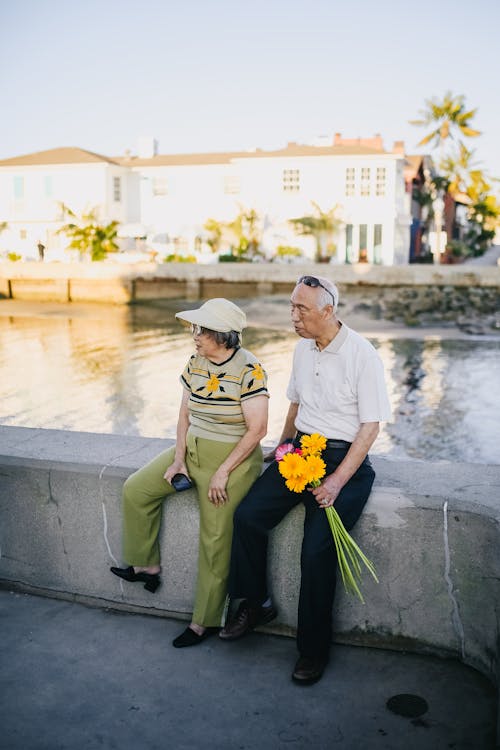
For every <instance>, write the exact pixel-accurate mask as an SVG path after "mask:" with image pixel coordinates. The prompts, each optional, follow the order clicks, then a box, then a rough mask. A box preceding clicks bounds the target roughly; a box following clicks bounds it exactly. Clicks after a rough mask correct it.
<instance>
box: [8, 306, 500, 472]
mask: <svg viewBox="0 0 500 750" xmlns="http://www.w3.org/2000/svg"><path fill="white" fill-rule="evenodd" d="M266 305H267V306H266V308H265V313H264V314H261V315H260V316H259V315H249V320H250V322H253V325H252V326H251V327H250V328H249V329H247V331H246V332H245V336H244V345H245V347H246V348H248V349H250V350H251V351H253V352H254V353H255V354H256V356H257V357H258V358H259V359H260V361H261V362H262V363H263V365H264V367H265V368H266V370H267V372H268V374H269V389H270V393H271V400H270V420H269V430H268V435H267V437H266V440H265V443H267V444H270V443H273V442H274V441H275V440H276V439H277V438H278V436H279V434H280V432H281V426H282V421H283V418H284V414H285V413H286V410H287V408H288V402H287V399H286V395H285V392H286V385H287V381H288V374H289V371H290V364H291V359H292V352H293V347H294V345H295V342H296V340H297V339H296V336H295V334H294V333H293V332H292V331H291V330H290V329H289V328H288V327H287V326H285V327H284V326H283V324H279V325H276V327H270V325H272V324H273V323H275V321H276V320H281V318H280V315H281V317H282V312H283V311H282V307H281V308H280V307H279V305H278V302H276V303H273V302H271V303H269V301H268V302H267V303H266ZM187 306H188V304H187V303H185V302H184V303H183V302H182V301H179V302H178V303H168V304H165V305H164V306H149V305H142V306H134V307H114V306H100V305H76V304H73V305H71V304H69V305H64V304H50V303H23V302H21V301H14V300H2V301H0V403H1V407H0V411H1V413H0V422H1V423H2V424H4V425H18V426H26V427H42V428H53V429H64V430H79V431H86V432H103V433H119V434H123V435H142V436H147V437H169V438H173V437H175V426H176V419H177V411H178V406H179V401H180V397H181V386H180V383H179V374H180V372H181V371H182V369H183V367H184V365H185V363H186V361H187V359H188V357H189V356H190V354H191V353H192V342H191V339H190V336H189V335H188V334H187V333H186V332H185V329H183V328H182V326H181V325H180V324H179V323H177V322H176V321H175V319H174V312H175V310H181V309H185V308H186V307H187ZM254 309H257V310H258V309H259V303H258V301H257V302H254ZM263 309H264V308H261V313H262V310H263ZM273 311H274V312H273ZM274 313H275V314H274ZM252 318H255V320H252ZM262 318H263V319H264V320H262ZM264 321H265V323H264ZM346 322H347V323H348V324H351V325H352V323H351V321H350V320H348V319H347V320H346ZM353 327H356V326H354V325H353ZM380 329H381V330H380V331H377V325H376V324H374V325H372V330H371V332H370V333H369V338H370V340H371V341H372V343H373V344H374V345H375V346H376V347H377V349H378V351H379V353H380V355H381V357H382V360H383V362H384V366H385V370H386V375H387V383H388V390H389V396H390V400H391V404H392V408H393V413H394V421H393V422H392V423H389V424H387V425H384V426H383V428H382V430H381V434H380V436H379V438H378V439H377V441H376V443H375V445H374V448H373V450H372V453H376V454H384V455H388V456H390V457H392V458H408V457H411V458H414V459H422V460H431V461H441V460H450V461H465V462H473V463H500V448H499V445H500V440H499V437H500V399H499V395H498V391H499V388H500V339H499V338H498V337H497V338H495V337H488V338H479V337H477V338H470V337H469V338H467V337H465V336H461V337H457V336H456V335H451V334H450V333H449V332H446V331H444V332H443V331H441V332H430V333H429V332H427V333H426V334H424V333H422V334H419V332H415V331H408V333H405V332H404V331H403V332H402V331H401V330H398V331H397V335H396V332H391V329H390V327H389V328H388V327H387V326H382V325H381V326H380ZM358 330H359V328H358Z"/></svg>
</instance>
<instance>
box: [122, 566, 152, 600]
mask: <svg viewBox="0 0 500 750" xmlns="http://www.w3.org/2000/svg"><path fill="white" fill-rule="evenodd" d="M110 571H111V572H112V573H114V575H115V576H118V578H123V580H124V581H129V582H130V583H136V581H140V582H141V583H143V584H144V588H145V589H146V591H151V593H152V594H154V592H155V591H156V589H157V588H158V586H159V585H160V583H161V581H160V576H159V574H158V573H143V572H141V573H136V572H135V570H134V568H133V567H132V565H130V567H128V568H110Z"/></svg>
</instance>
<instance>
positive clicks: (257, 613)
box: [219, 600, 278, 641]
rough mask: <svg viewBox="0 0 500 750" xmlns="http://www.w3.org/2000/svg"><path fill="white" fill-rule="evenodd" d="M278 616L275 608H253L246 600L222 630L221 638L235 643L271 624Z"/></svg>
mask: <svg viewBox="0 0 500 750" xmlns="http://www.w3.org/2000/svg"><path fill="white" fill-rule="evenodd" d="M277 614H278V613H277V611H276V610H275V609H274V607H273V606H270V607H251V606H250V605H249V603H248V602H247V601H246V600H245V601H243V602H241V604H240V606H239V607H238V610H237V612H236V614H235V615H234V617H232V618H231V620H230V621H229V622H228V623H226V626H225V627H224V628H222V630H221V631H220V633H219V638H222V640H223V641H235V640H236V639H237V638H242V637H243V636H244V635H246V634H247V633H249V632H250V631H251V630H253V629H254V628H256V627H258V626H259V625H265V624H266V623H268V622H271V620H274V618H275V617H276V616H277Z"/></svg>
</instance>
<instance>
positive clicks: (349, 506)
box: [219, 276, 391, 685]
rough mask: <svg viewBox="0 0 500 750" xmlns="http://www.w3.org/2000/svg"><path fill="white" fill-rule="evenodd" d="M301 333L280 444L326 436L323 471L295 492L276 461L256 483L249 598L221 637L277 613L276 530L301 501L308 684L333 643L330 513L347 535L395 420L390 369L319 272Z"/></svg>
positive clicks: (235, 572)
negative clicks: (345, 317)
mask: <svg viewBox="0 0 500 750" xmlns="http://www.w3.org/2000/svg"><path fill="white" fill-rule="evenodd" d="M291 305H292V307H291V315H292V323H293V326H294V328H295V332H296V333H297V334H298V335H299V336H300V337H301V340H300V341H299V342H298V343H297V346H296V348H295V353H294V359H293V368H292V374H291V377H290V382H289V385H288V390H287V396H288V398H289V400H290V407H289V410H288V414H287V417H286V419H285V425H284V428H283V432H282V435H281V440H280V442H284V441H287V440H291V439H293V441H294V445H295V446H297V447H298V446H299V445H300V439H301V437H302V436H303V435H304V434H313V433H319V434H320V435H322V436H323V437H325V438H327V444H326V449H325V450H324V451H323V452H322V458H323V460H324V461H325V463H326V476H325V478H324V479H323V481H322V482H321V484H320V486H319V487H316V488H315V489H313V490H310V491H309V490H307V489H306V490H304V491H303V492H301V493H296V492H292V491H290V490H289V489H288V488H287V487H286V485H285V481H284V479H283V477H282V476H281V474H280V473H279V469H278V463H277V462H276V461H274V462H273V463H272V464H271V465H270V466H269V468H268V469H267V470H266V471H265V472H264V473H263V474H262V476H261V477H260V478H259V479H257V481H256V482H255V484H254V485H253V486H252V488H251V490H250V492H249V493H248V495H247V497H246V498H245V499H244V500H243V502H242V503H241V505H240V506H239V507H238V509H237V511H236V513H235V516H234V533H233V546H232V555H231V573H230V580H229V594H230V596H231V597H232V598H233V599H243V601H242V602H241V603H240V605H239V607H238V609H237V611H236V612H235V613H234V615H233V617H231V618H230V619H229V621H228V623H227V624H226V626H225V627H224V628H223V630H221V632H220V633H219V636H220V638H222V639H224V640H227V641H232V640H235V639H237V638H241V637H242V636H244V635H245V634H246V633H248V632H250V631H251V630H253V628H255V627H257V626H258V625H262V624H265V623H267V622H270V621H271V620H273V619H274V618H275V617H276V616H277V612H276V609H275V608H274V606H273V603H272V601H271V599H270V597H269V592H268V588H267V577H266V560H267V539H268V532H269V531H270V529H272V528H274V527H275V526H277V524H278V523H279V522H280V521H281V520H282V518H283V517H284V516H285V515H286V514H287V513H288V512H289V511H290V510H291V509H292V508H294V507H295V506H296V505H298V504H299V503H300V502H302V503H303V505H304V507H305V521H304V537H303V541H302V554H301V584H300V595H299V611H298V625H297V647H298V652H299V659H298V661H297V663H296V664H295V668H294V670H293V673H292V679H293V680H294V681H295V682H296V683H298V684H299V685H310V684H312V683H314V682H317V681H318V680H319V679H320V678H321V677H322V675H323V671H324V669H325V667H326V664H327V662H328V656H329V650H330V643H331V640H332V606H333V600H334V595H335V583H336V571H337V555H336V551H335V544H334V540H333V536H332V532H331V530H330V527H329V524H328V519H327V517H326V514H325V513H323V512H321V511H322V509H324V508H327V507H329V506H331V505H333V504H334V503H335V509H336V510H337V512H338V514H339V515H340V517H341V519H342V521H343V523H344V526H345V527H346V529H347V530H348V531H349V530H350V529H352V527H353V526H354V524H355V523H356V521H357V520H358V518H359V516H360V515H361V512H362V510H363V508H364V506H365V503H366V501H367V500H368V496H369V495H370V491H371V488H372V484H373V480H374V478H375V472H374V471H373V469H372V466H371V463H370V460H369V458H368V455H367V454H368V451H369V449H370V447H371V445H372V443H373V441H374V440H375V438H376V437H377V434H378V431H379V422H381V421H382V420H387V419H389V418H390V416H391V411H390V406H389V400H388V397H387V391H386V386H385V382H384V371H383V366H382V362H381V360H380V357H379V355H378V354H377V352H376V350H375V349H374V348H373V346H372V345H371V344H370V343H369V342H368V341H367V340H366V339H364V338H362V337H361V336H360V335H359V334H357V333H355V332H354V331H353V330H351V329H350V328H348V327H347V326H346V325H345V324H344V323H342V322H341V321H340V320H339V319H338V318H337V317H336V311H337V305H338V291H337V287H336V286H335V284H333V283H332V282H331V281H330V280H329V279H326V278H323V277H322V276H302V277H301V278H300V279H299V280H298V281H297V284H296V286H295V289H294V290H293V293H292V296H291Z"/></svg>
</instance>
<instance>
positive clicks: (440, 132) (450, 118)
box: [410, 91, 481, 149]
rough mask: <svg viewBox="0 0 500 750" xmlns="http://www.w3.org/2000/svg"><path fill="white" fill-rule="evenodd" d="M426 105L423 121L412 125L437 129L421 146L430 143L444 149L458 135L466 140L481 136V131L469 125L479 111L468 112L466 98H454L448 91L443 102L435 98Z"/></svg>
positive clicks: (425, 138) (414, 121)
mask: <svg viewBox="0 0 500 750" xmlns="http://www.w3.org/2000/svg"><path fill="white" fill-rule="evenodd" d="M425 103H426V105H427V108H426V109H423V110H421V111H420V113H421V115H422V119H421V120H410V123H411V124H412V125H417V126H419V127H423V126H428V125H432V126H435V127H433V129H432V130H431V132H430V133H427V135H425V136H424V137H423V138H422V140H421V141H419V143H418V145H419V146H425V145H427V144H428V143H430V144H432V145H434V146H435V147H439V148H440V149H442V148H443V146H444V144H445V142H446V141H447V139H448V138H451V139H452V140H454V139H455V137H456V136H457V135H458V136H465V137H466V138H475V137H476V136H478V135H481V132H480V131H479V130H474V128H471V127H470V125H469V123H470V120H472V118H473V117H474V116H475V114H476V112H477V109H471V110H467V109H466V107H465V97H464V96H454V95H453V94H452V93H451V91H447V92H446V94H445V95H444V97H443V99H442V101H440V100H439V99H438V98H437V97H433V98H432V99H426V101H425Z"/></svg>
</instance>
